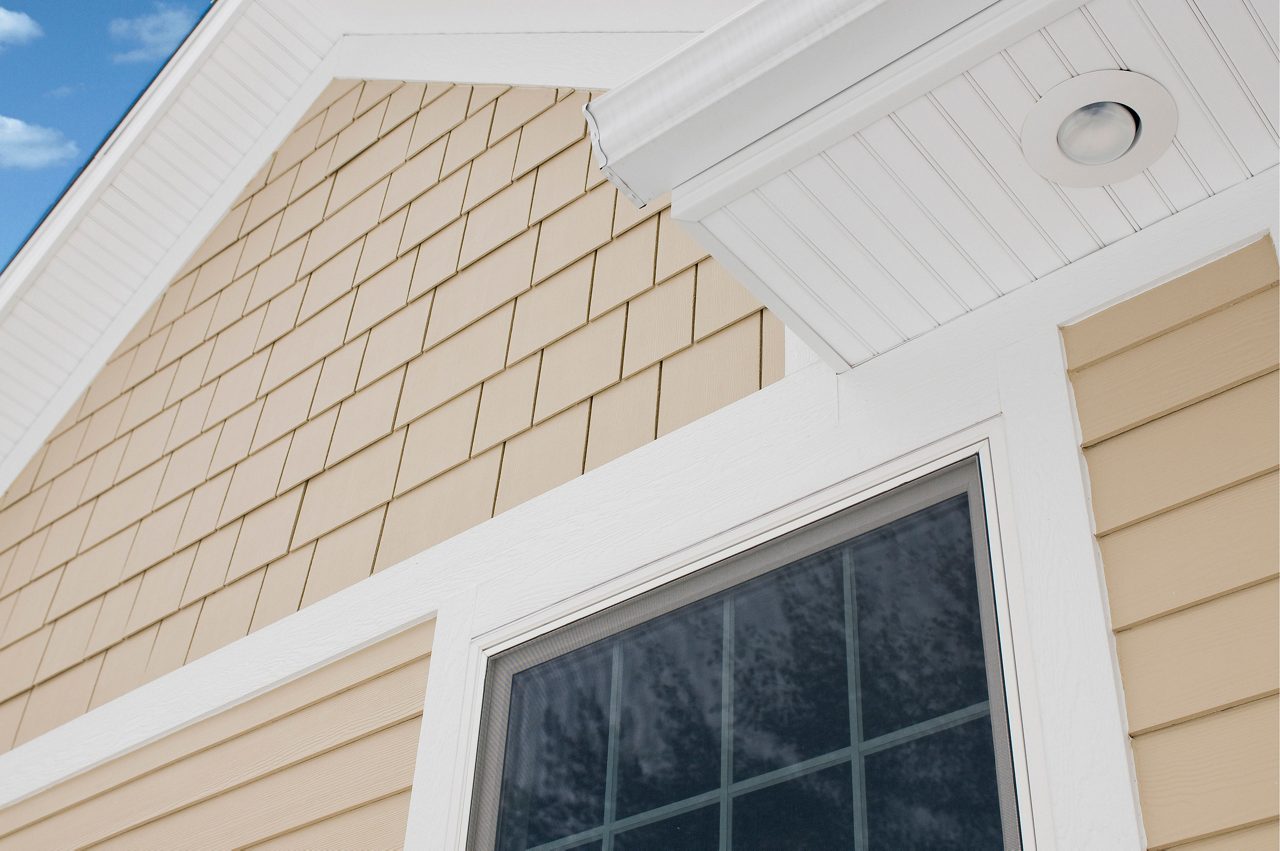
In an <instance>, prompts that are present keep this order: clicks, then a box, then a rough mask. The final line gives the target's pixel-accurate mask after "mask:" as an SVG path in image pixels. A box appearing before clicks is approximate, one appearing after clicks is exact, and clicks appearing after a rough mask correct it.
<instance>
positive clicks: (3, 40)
mask: <svg viewBox="0 0 1280 851" xmlns="http://www.w3.org/2000/svg"><path fill="white" fill-rule="evenodd" d="M42 35H44V30H42V29H40V25H39V24H37V23H36V22H35V19H34V18H32V17H31V16H30V15H28V14H27V13H26V12H14V11H12V10H10V9H6V8H5V7H3V6H0V50H3V49H4V48H5V46H6V45H10V44H26V43H27V42H29V41H31V40H32V39H36V38H39V37H40V36H42Z"/></svg>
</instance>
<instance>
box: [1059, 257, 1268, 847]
mask: <svg viewBox="0 0 1280 851" xmlns="http://www.w3.org/2000/svg"><path fill="white" fill-rule="evenodd" d="M1276 281H1277V268H1276V254H1275V248H1274V246H1273V244H1272V242H1271V240H1270V239H1264V240H1261V241H1259V242H1257V243H1255V244H1253V245H1251V246H1249V247H1247V248H1244V249H1241V250H1239V251H1237V252H1235V253H1233V254H1231V255H1229V256H1227V257H1224V258H1222V259H1220V260H1217V261H1215V262H1213V263H1210V264H1208V265H1206V266H1204V267H1202V268H1200V269H1197V270H1195V271H1193V272H1190V273H1188V274H1187V275H1185V276H1183V277H1181V278H1179V279H1176V280H1174V281H1171V282H1169V283H1167V284H1164V285H1162V286H1159V287H1157V288H1155V289H1153V290H1150V291H1148V292H1145V293H1143V294H1141V295H1139V296H1136V297H1134V298H1132V299H1130V300H1128V301H1125V302H1122V303H1120V304H1118V305H1115V306H1114V307H1112V308H1109V309H1107V310H1105V311H1102V312H1101V313H1098V314H1096V315H1094V316H1091V317H1089V318H1087V319H1085V320H1083V321H1081V322H1079V323H1077V324H1075V325H1072V326H1070V327H1067V328H1064V329H1063V336H1064V340H1065V343H1066V352H1067V361H1068V365H1069V368H1070V375H1071V381H1072V385H1073V388H1074V390H1075V396H1076V406H1077V411H1078V413H1079V417H1080V428H1081V435H1082V440H1083V450H1084V456H1085V460H1086V462H1087V465H1088V470H1089V476H1090V481H1091V487H1092V497H1093V510H1094V517H1095V523H1096V528H1097V532H1098V544H1099V548H1100V550H1101V554H1102V560H1103V569H1104V573H1105V575H1106V581H1107V589H1108V593H1109V600H1110V605H1111V618H1112V626H1113V628H1114V629H1115V631H1116V653H1117V656H1118V658H1119V664H1120V673H1121V677H1122V679H1123V682H1124V688H1125V704H1126V709H1127V712H1128V718H1129V728H1130V734H1131V736H1132V737H1133V750H1134V763H1135V766H1136V769H1137V775H1138V792H1139V796H1140V798H1141V802H1142V811H1143V819H1144V822H1145V825H1146V831H1147V840H1148V842H1149V844H1150V845H1151V847H1153V848H1168V847H1179V848H1185V849H1187V851H1193V849H1196V850H1197V851H1211V849H1228V848H1230V849H1254V848H1257V849H1262V848H1274V847H1275V845H1276V836H1277V821H1276V819H1277V816H1278V815H1280V803H1278V801H1280V755H1278V752H1280V743H1278V742H1277V730H1278V729H1280V705H1278V703H1277V690H1278V689H1280V583H1278V582H1277V573H1278V570H1280V498H1278V496H1277V493H1278V490H1280V479H1278V478H1277V466H1278V463H1280V398H1278V395H1277V394H1278V389H1280V382H1278V378H1280V373H1277V361H1278V360H1280V352H1278V338H1280V318H1278V316H1277V303H1278V301H1277V299H1278V296H1280V290H1278V289H1277V283H1276Z"/></svg>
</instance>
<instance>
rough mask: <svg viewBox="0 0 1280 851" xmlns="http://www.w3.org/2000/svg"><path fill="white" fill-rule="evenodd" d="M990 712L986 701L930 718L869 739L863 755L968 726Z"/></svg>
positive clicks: (863, 744) (863, 745) (864, 744)
mask: <svg viewBox="0 0 1280 851" xmlns="http://www.w3.org/2000/svg"><path fill="white" fill-rule="evenodd" d="M990 711H991V701H989V700H984V701H981V702H980V703H975V704H973V705H972V706H966V707H964V708H963V709H957V710H955V711H954V712H948V713H947V714H946V715H939V716H938V717H937V718H930V719H929V720H928V721H921V722H920V723H919V724H912V725H911V726H910V727H903V728H902V729H901V730H894V731H893V732H892V733H885V734H884V735H883V736H876V737H875V738H874V739H868V740H867V741H865V742H863V743H862V753H863V755H864V756H866V755H867V754H873V753H877V752H879V751H883V750H888V749H889V748H891V747H893V746H894V745H900V744H903V743H904V742H910V741H912V740H914V739H922V738H924V737H925V736H928V735H931V734H933V733H940V732H942V731H943V730H947V729H950V728H951V727H959V726H960V725H961V724H967V723H968V722H970V721H973V720H975V719H978V718H981V717H982V716H984V715H987V714H988V713H990Z"/></svg>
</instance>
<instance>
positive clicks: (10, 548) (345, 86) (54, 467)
mask: <svg viewBox="0 0 1280 851" xmlns="http://www.w3.org/2000/svg"><path fill="white" fill-rule="evenodd" d="M588 97H589V95H588V94H587V93H584V92H575V91H570V90H566V89H560V90H556V89H536V88H516V89H508V88H505V87H501V86H466V85H449V84H425V85H424V84H420V83H417V84H415V83H410V84H400V83H395V82H385V81H376V82H375V81H369V82H359V81H338V82H335V83H334V84H333V85H332V86H330V87H329V89H328V90H326V92H325V93H324V94H323V95H322V96H321V98H320V99H319V100H318V101H317V103H316V104H315V105H314V106H313V107H312V109H311V110H310V111H309V113H308V114H307V115H306V116H305V117H304V118H303V120H302V121H301V122H300V124H299V126H298V127H297V129H295V130H294V132H293V133H292V134H291V135H290V136H289V138H288V139H287V140H286V141H285V142H284V143H283V144H282V145H281V147H280V149H279V150H278V151H277V152H276V153H275V154H274V155H273V157H272V158H271V160H270V162H268V163H267V164H266V165H265V166H264V167H263V168H262V170H261V172H260V173H259V174H258V175H257V177H256V178H255V179H254V180H253V181H252V183H251V185H250V186H249V187H247V188H246V189H245V191H244V193H243V194H242V196H241V197H240V198H239V199H238V200H237V201H236V203H235V204H234V206H233V208H232V210H231V211H230V212H229V213H228V214H227V215H226V217H225V218H224V219H223V220H222V221H221V223H219V224H218V226H217V227H216V228H215V230H214V231H213V233H212V234H211V235H210V236H209V237H208V239H207V241H206V242H205V243H204V245H203V246H202V247H201V248H200V249H199V250H198V251H197V253H196V255H195V256H194V257H193V258H192V259H191V261H190V262H189V263H188V264H187V268H186V269H185V270H184V271H183V272H182V273H181V274H180V275H179V276H178V277H177V279H176V280H175V281H174V282H173V283H172V284H171V285H170V286H169V287H168V289H167V290H166V291H165V292H164V294H163V295H162V297H161V298H160V299H159V300H158V301H157V302H156V304H155V305H154V306H153V307H152V308H151V310H150V311H149V312H148V313H147V314H146V316H145V317H144V318H143V319H142V320H141V321H140V322H139V323H138V325H137V327H136V328H134V329H133V331H132V332H131V333H130V334H129V336H128V339H126V340H125V341H124V343H123V344H122V345H121V346H120V348H119V350H118V351H117V352H116V354H115V355H114V356H113V357H112V359H111V360H110V362H109V363H108V364H107V365H106V366H105V367H103V369H102V371H101V373H100V374H99V375H98V377H97V378H96V379H95V380H94V382H93V384H92V385H91V386H90V387H89V388H88V390H87V391H86V392H85V393H84V395H83V397H82V399H81V400H80V401H79V402H77V403H76V404H75V405H74V406H73V408H72V410H71V411H70V413H68V415H67V416H66V417H65V419H64V420H63V422H62V423H61V424H60V425H59V426H58V427H57V429H56V430H55V431H54V433H53V434H52V435H51V436H50V437H49V439H48V441H47V442H46V443H45V445H44V446H43V447H42V448H41V450H40V451H39V452H38V454H37V455H36V457H35V458H34V459H33V460H32V462H31V463H30V465H29V466H28V467H27V469H26V470H25V471H24V472H23V474H22V475H21V476H20V477H19V479H18V480H17V481H16V482H15V483H14V484H13V486H12V487H11V488H10V489H9V491H8V493H6V494H5V495H4V497H3V500H2V501H0V749H9V748H11V747H13V746H15V745H17V744H21V743H22V742H25V741H28V740H30V739H31V738H33V737H35V736H37V735H39V734H41V733H43V732H45V731H47V730H49V729H52V728H53V727H56V726H57V725H59V724H62V723H64V722H66V721H68V720H70V719H72V718H74V717H76V716H78V715H80V714H83V713H84V712H86V711H87V710H89V709H91V708H93V707H96V706H98V705H100V704H102V703H104V702H106V701H109V700H111V699H112V698H114V697H117V696H119V695H120V694H123V693H124V692H126V691H129V690H130V689H133V688H136V687H137V686H139V685H141V684H143V683H145V682H148V681H150V680H153V679H155V678H156V677H159V676H161V675H162V674H164V673H166V672H168V671H171V670H173V669H175V668H177V667H179V666H181V665H183V664H184V663H186V662H189V661H191V660H193V659H195V658H198V657H199V656H202V655H204V654H206V653H209V652H211V651H213V650H216V649H218V648H219V647H222V646H225V645H226V644H228V643H230V642H232V641H235V640H236V639H238V638H241V637H242V636H244V635H246V634H247V633H249V632H251V631H253V630H255V629H258V628H261V627H262V626H264V625H266V624H269V623H271V622H273V621H275V620H278V619H279V618H282V617H285V616H287V615H288V614H290V613H292V612H294V611H296V610H297V609H298V608H300V607H302V606H306V605H309V604H310V603H312V602H315V601H316V600H319V599H321V598H323V597H325V596H327V595H329V594H332V593H334V592H336V591H339V590H341V589H342V588H345V587H347V586H349V585H351V584H353V583H355V582H358V581H360V580H361V579H363V578H365V577H367V576H369V575H370V574H371V573H372V572H373V571H376V570H379V569H382V568H385V567H387V566H389V565H392V564H395V563H397V562H398V561H400V560H402V559H404V558H406V557H408V556H410V555H412V554H414V553H416V552H419V551H421V550H423V549H425V548H427V547H430V546H431V545H433V544H435V543H437V542H439V541H441V540H443V539H445V538H448V537H449V536H451V535H454V534H457V533H459V532H461V531H463V530H465V529H467V528H469V527H471V526H474V525H476V524H478V523H481V522H483V521H484V520H486V519H488V518H490V517H491V516H493V515H494V514H495V513H498V512H502V511H505V510H507V509H509V508H512V507H514V506H516V505H518V504H520V503H521V502H523V501H525V500H528V499H530V498H532V497H535V496H537V495H539V494H541V493H544V492H546V491H548V490H550V489H552V488H554V487H556V486H557V485H559V484H561V483H563V482H565V481H567V480H569V479H572V478H573V477H575V476H578V475H581V474H583V473H584V472H586V471H589V470H591V469H593V468H595V467H597V466H599V465H601V464H605V463H607V462H608V461H610V460H612V459H614V458H616V457H618V456H619V455H622V454H624V453H626V452H628V451H630V450H632V449H635V448H636V447H638V446H640V445H642V444H644V443H646V442H648V441H651V440H653V439H655V438H656V437H659V436H661V435H662V434H665V433H667V432H669V431H671V430H673V429H676V428H679V427H680V426H682V425H685V424H687V423H689V422H690V421H692V420H694V419H696V418H698V417H700V416H702V415H704V414H707V413H709V412H711V411H713V410H715V409H717V408H719V407H722V406H723V405H725V404H728V403H729V402H732V401H734V400H735V399H738V398H740V397H742V396H745V395H747V394H748V393H751V392H752V391H754V390H757V389H759V388H760V387H761V386H762V385H764V384H767V383H769V382H770V381H772V380H774V379H776V378H777V377H780V374H781V366H782V345H781V336H782V331H781V325H780V323H778V321H777V320H776V319H774V318H773V317H772V316H771V315H769V314H768V313H767V312H765V311H763V310H762V309H761V307H760V306H759V305H758V304H757V303H756V302H755V301H753V300H752V299H751V297H750V296H749V295H747V293H746V292H745V291H744V290H743V289H742V288H741V287H740V286H739V285H738V284H736V283H735V282H734V281H732V280H730V279H729V278H728V276H727V275H726V274H725V272H724V271H723V270H722V269H720V268H719V267H718V266H717V265H716V264H715V263H714V262H713V261H711V260H709V259H707V258H706V256H705V252H703V251H701V250H700V249H699V248H698V246H697V245H696V244H695V243H694V242H693V241H692V240H691V239H689V238H688V237H687V236H686V235H685V234H684V233H683V232H681V230H680V229H679V227H678V226H677V225H675V224H674V223H673V222H672V221H671V219H670V215H669V212H667V211H665V210H663V208H662V205H653V206H652V208H651V209H646V210H642V211H637V210H635V209H632V208H631V206H630V205H629V204H628V203H627V201H625V200H624V199H620V198H619V197H618V195H617V192H616V191H615V190H614V189H613V187H612V186H611V185H609V184H608V183H606V182H604V181H603V179H602V178H601V176H600V175H599V173H598V172H597V171H596V170H595V169H594V168H592V167H591V164H590V146H589V143H588V141H587V139H586V138H585V126H584V121H583V118H582V105H583V104H584V103H585V102H586V100H587V99H588Z"/></svg>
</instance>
